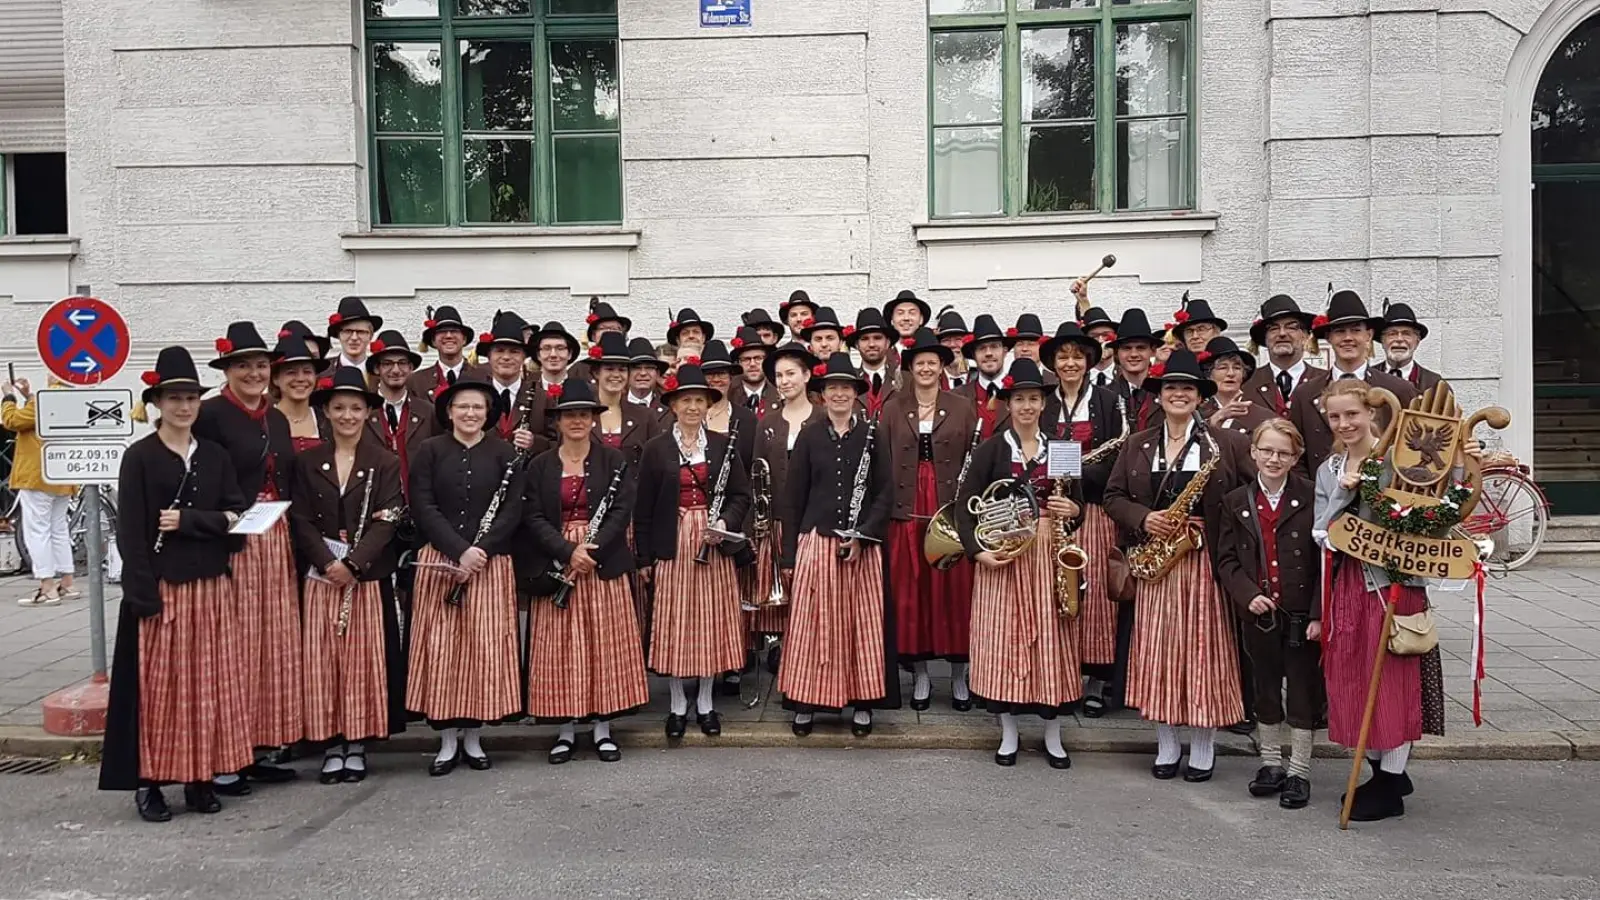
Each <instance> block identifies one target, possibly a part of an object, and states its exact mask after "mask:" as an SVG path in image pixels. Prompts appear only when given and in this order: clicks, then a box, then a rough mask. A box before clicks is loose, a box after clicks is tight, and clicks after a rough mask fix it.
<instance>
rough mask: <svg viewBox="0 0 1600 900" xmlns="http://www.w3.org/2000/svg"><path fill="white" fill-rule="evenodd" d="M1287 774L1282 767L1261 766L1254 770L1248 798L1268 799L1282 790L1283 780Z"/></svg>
mask: <svg viewBox="0 0 1600 900" xmlns="http://www.w3.org/2000/svg"><path fill="white" fill-rule="evenodd" d="M1288 777H1289V773H1288V772H1287V771H1285V770H1284V768H1283V766H1262V767H1261V768H1259V769H1257V770H1256V777H1254V778H1252V779H1250V796H1252V797H1270V796H1272V795H1273V794H1276V793H1279V792H1280V791H1282V790H1283V786H1284V779H1286V778H1288Z"/></svg>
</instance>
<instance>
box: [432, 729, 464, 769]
mask: <svg viewBox="0 0 1600 900" xmlns="http://www.w3.org/2000/svg"><path fill="white" fill-rule="evenodd" d="M460 741H461V729H459V728H446V729H444V730H443V731H441V732H439V755H437V756H435V757H434V758H433V761H434V762H439V763H444V762H449V761H450V760H452V759H455V758H456V750H457V749H459V747H460Z"/></svg>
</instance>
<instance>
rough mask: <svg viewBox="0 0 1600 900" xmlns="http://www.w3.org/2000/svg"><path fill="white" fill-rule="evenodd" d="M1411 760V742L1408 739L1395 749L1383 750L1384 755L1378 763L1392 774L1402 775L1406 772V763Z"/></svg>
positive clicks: (1379, 766)
mask: <svg viewBox="0 0 1600 900" xmlns="http://www.w3.org/2000/svg"><path fill="white" fill-rule="evenodd" d="M1410 760H1411V742H1410V741H1406V742H1405V743H1404V744H1401V745H1400V746H1398V747H1396V748H1394V749H1393V750H1385V751H1383V756H1382V759H1381V761H1380V762H1379V763H1378V768H1380V769H1382V770H1383V771H1385V772H1388V773H1389V774H1390V775H1400V774H1403V773H1404V772H1405V770H1406V763H1407V762H1409V761H1410Z"/></svg>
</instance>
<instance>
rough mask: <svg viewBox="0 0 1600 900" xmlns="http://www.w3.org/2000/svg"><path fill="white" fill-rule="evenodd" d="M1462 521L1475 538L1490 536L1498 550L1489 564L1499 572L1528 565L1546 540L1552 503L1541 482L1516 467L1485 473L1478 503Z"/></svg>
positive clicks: (1490, 556) (1489, 560)
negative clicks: (1536, 481) (1530, 478)
mask: <svg viewBox="0 0 1600 900" xmlns="http://www.w3.org/2000/svg"><path fill="white" fill-rule="evenodd" d="M1461 524H1462V528H1464V529H1465V530H1466V532H1467V533H1468V534H1470V535H1471V536H1472V537H1474V538H1484V537H1487V538H1490V539H1492V540H1493V541H1494V552H1493V553H1491V554H1490V555H1489V559H1488V560H1487V562H1486V564H1487V566H1488V568H1489V570H1490V571H1492V572H1495V573H1496V574H1504V573H1506V572H1512V571H1515V570H1517V569H1519V568H1521V567H1522V566H1524V565H1526V564H1527V563H1528V561H1529V560H1531V559H1533V557H1534V556H1535V555H1537V554H1538V552H1539V547H1540V546H1541V545H1543V544H1544V536H1545V531H1546V530H1547V529H1548V528H1549V526H1550V505H1549V503H1547V502H1546V501H1545V499H1544V493H1543V492H1542V491H1540V490H1539V486H1538V485H1536V484H1534V483H1533V482H1532V481H1531V480H1529V479H1528V477H1527V476H1526V475H1523V474H1522V473H1521V472H1518V471H1516V470H1515V469H1495V470H1491V471H1488V472H1485V473H1483V491H1482V494H1481V495H1480V498H1479V500H1478V506H1477V508H1476V509H1474V510H1473V512H1472V515H1470V516H1468V517H1467V520H1466V521H1465V522H1463V523H1461Z"/></svg>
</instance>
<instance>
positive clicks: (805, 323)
mask: <svg viewBox="0 0 1600 900" xmlns="http://www.w3.org/2000/svg"><path fill="white" fill-rule="evenodd" d="M815 324H817V317H816V316H806V317H805V318H804V319H801V320H800V327H801V328H810V327H811V326H813V325H815Z"/></svg>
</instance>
